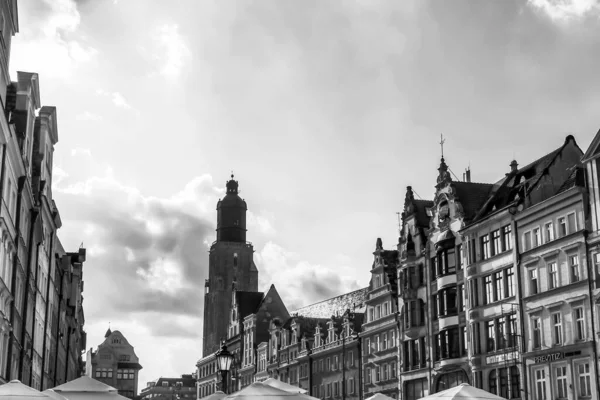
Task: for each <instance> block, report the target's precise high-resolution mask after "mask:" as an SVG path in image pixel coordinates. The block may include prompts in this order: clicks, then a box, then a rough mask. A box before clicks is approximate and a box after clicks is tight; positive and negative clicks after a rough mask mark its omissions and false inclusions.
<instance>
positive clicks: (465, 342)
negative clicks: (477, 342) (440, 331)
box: [460, 326, 469, 356]
mask: <svg viewBox="0 0 600 400" xmlns="http://www.w3.org/2000/svg"><path fill="white" fill-rule="evenodd" d="M460 331H461V332H462V335H461V336H462V355H463V356H466V355H467V354H468V350H469V339H468V338H467V327H466V326H461V327H460Z"/></svg>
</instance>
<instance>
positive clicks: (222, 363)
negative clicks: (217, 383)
mask: <svg viewBox="0 0 600 400" xmlns="http://www.w3.org/2000/svg"><path fill="white" fill-rule="evenodd" d="M215 358H216V359H217V368H218V369H219V372H221V381H222V382H223V387H222V389H223V393H225V394H227V373H228V372H229V369H230V368H231V363H232V362H233V354H231V353H230V352H229V350H227V345H225V341H223V344H222V345H221V349H220V350H219V351H217V352H216V353H215Z"/></svg>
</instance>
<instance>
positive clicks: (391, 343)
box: [390, 329, 396, 347]
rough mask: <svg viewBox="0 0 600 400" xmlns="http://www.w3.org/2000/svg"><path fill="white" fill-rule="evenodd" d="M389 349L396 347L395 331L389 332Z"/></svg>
mask: <svg viewBox="0 0 600 400" xmlns="http://www.w3.org/2000/svg"><path fill="white" fill-rule="evenodd" d="M390 347H396V331H395V330H393V329H392V330H391V331H390Z"/></svg>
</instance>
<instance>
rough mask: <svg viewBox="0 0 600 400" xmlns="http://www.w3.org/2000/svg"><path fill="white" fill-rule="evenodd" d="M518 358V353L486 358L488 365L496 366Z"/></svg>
mask: <svg viewBox="0 0 600 400" xmlns="http://www.w3.org/2000/svg"><path fill="white" fill-rule="evenodd" d="M516 358H517V352H516V351H513V352H512V353H502V354H495V355H493V356H488V357H486V358H485V362H486V364H495V363H500V362H505V361H511V360H514V359H516Z"/></svg>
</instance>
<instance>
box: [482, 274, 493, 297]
mask: <svg viewBox="0 0 600 400" xmlns="http://www.w3.org/2000/svg"><path fill="white" fill-rule="evenodd" d="M483 285H484V287H485V302H486V303H491V302H493V301H495V299H494V282H493V281H492V276H491V275H488V276H486V277H484V278H483Z"/></svg>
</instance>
